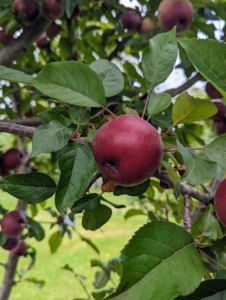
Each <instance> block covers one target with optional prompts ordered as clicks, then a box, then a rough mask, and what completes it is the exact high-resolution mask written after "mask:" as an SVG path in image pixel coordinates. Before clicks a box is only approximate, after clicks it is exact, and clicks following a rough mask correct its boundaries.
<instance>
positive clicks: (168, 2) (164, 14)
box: [158, 0, 194, 33]
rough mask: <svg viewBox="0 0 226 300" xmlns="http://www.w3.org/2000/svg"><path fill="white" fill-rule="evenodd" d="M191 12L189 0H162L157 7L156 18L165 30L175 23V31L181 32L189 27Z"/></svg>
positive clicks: (191, 17) (191, 7)
mask: <svg viewBox="0 0 226 300" xmlns="http://www.w3.org/2000/svg"><path fill="white" fill-rule="evenodd" d="M193 13H194V12H193V6H192V3H191V2H190V1H189V0H163V1H162V2H161V3H160V5H159V7H158V20H159V23H160V25H161V26H162V28H163V29H164V30H165V31H169V30H171V29H172V28H173V27H174V26H175V25H177V33H181V32H183V31H185V30H186V29H188V28H189V27H190V25H191V22H192V19H193Z"/></svg>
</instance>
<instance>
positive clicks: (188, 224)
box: [183, 193, 191, 232]
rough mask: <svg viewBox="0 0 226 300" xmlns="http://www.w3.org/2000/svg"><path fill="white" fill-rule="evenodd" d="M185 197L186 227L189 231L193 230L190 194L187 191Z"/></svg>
mask: <svg viewBox="0 0 226 300" xmlns="http://www.w3.org/2000/svg"><path fill="white" fill-rule="evenodd" d="M183 197H184V227H185V229H186V231H187V232H191V215H190V196H189V194H187V193H184V194H183Z"/></svg>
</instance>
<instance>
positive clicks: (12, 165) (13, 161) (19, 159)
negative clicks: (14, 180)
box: [2, 148, 24, 170]
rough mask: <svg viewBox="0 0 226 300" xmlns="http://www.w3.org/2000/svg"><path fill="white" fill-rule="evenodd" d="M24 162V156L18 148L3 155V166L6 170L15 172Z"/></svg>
mask: <svg viewBox="0 0 226 300" xmlns="http://www.w3.org/2000/svg"><path fill="white" fill-rule="evenodd" d="M23 162H24V154H23V152H22V151H20V150H18V149H16V148H11V149H9V150H7V151H6V152H5V153H3V154H2V164H3V167H4V168H5V169H8V170H14V169H16V168H18V167H19V166H21V165H22V164H23Z"/></svg>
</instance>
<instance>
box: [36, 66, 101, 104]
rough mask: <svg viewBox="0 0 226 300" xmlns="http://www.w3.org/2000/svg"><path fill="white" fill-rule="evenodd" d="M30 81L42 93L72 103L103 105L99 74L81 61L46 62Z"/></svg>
mask: <svg viewBox="0 0 226 300" xmlns="http://www.w3.org/2000/svg"><path fill="white" fill-rule="evenodd" d="M32 83H33V84H34V86H35V87H36V88H37V89H38V90H40V91H41V92H42V93H44V94H46V95H47V96H49V97H53V98H55V99H57V100H60V101H63V102H66V103H70V104H73V105H81V106H90V107H98V106H101V105H105V92H104V87H103V84H102V82H101V80H100V78H99V76H98V75H97V74H96V73H95V72H94V71H93V70H92V69H90V67H88V66H86V65H85V64H83V63H81V62H76V61H62V62H55V63H50V64H47V65H46V66H45V67H44V68H43V70H42V71H41V72H40V73H39V74H38V75H37V76H36V77H35V79H33V81H32Z"/></svg>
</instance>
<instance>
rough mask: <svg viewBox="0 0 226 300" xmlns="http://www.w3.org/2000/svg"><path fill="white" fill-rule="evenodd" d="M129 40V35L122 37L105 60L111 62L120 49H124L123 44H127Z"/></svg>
mask: <svg viewBox="0 0 226 300" xmlns="http://www.w3.org/2000/svg"><path fill="white" fill-rule="evenodd" d="M130 39H131V35H129V36H126V37H124V38H123V39H122V40H121V42H118V44H117V46H116V47H115V49H114V50H113V51H112V52H111V53H110V54H109V55H108V57H107V59H108V60H112V59H113V58H115V57H116V56H117V54H118V52H119V51H122V49H123V48H124V46H125V44H126V43H127V42H128V40H130Z"/></svg>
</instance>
